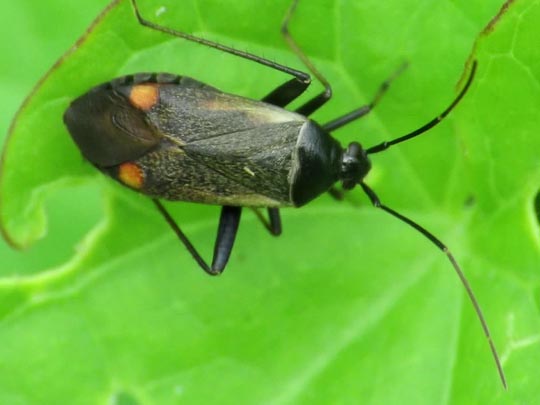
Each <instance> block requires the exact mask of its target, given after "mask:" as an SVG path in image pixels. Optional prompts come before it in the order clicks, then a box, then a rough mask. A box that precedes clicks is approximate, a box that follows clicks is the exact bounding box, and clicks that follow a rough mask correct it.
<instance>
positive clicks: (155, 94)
mask: <svg viewBox="0 0 540 405" xmlns="http://www.w3.org/2000/svg"><path fill="white" fill-rule="evenodd" d="M158 101H159V86H158V85H157V84H156V83H144V84H137V85H135V86H133V87H132V88H131V92H130V93H129V102H130V103H131V104H132V105H133V106H134V107H137V108H138V109H140V110H143V111H148V110H149V109H151V108H152V107H153V106H154V105H156V104H157V102H158Z"/></svg>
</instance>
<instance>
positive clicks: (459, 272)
mask: <svg viewBox="0 0 540 405" xmlns="http://www.w3.org/2000/svg"><path fill="white" fill-rule="evenodd" d="M360 186H361V187H362V189H363V190H364V192H365V193H366V195H367V196H368V198H369V199H370V200H371V203H372V204H373V206H375V207H376V208H380V209H382V210H383V211H385V212H387V213H388V214H390V215H392V216H393V217H394V218H397V219H399V220H400V221H402V222H405V223H406V224H407V225H409V226H410V227H412V228H414V229H416V230H417V231H418V232H420V233H421V234H422V235H423V236H425V237H426V238H427V239H429V240H430V241H431V243H433V244H434V245H435V246H437V248H438V249H439V250H440V251H441V252H443V253H444V254H445V255H446V257H447V258H448V260H449V261H450V263H451V264H452V267H453V268H454V270H455V271H456V273H457V275H458V277H459V279H460V281H461V283H462V284H463V287H465V291H466V292H467V295H468V296H469V299H470V300H471V302H472V304H473V307H474V310H475V311H476V315H477V316H478V319H479V320H480V324H481V325H482V329H483V330H484V335H485V336H486V339H487V341H488V344H489V347H490V349H491V353H492V355H493V358H494V360H495V364H496V366H497V371H498V372H499V377H500V378H501V381H502V383H503V385H504V387H505V388H506V380H505V377H504V371H503V368H502V365H501V362H500V360H499V355H498V354H497V349H496V348H495V344H494V343H493V339H492V338H491V334H490V332H489V328H488V326H487V322H486V320H485V318H484V315H483V314H482V310H481V309H480V305H479V304H478V301H477V300H476V297H475V296H474V293H473V290H472V288H471V285H470V284H469V282H468V281H467V278H466V277H465V274H464V273H463V271H462V270H461V267H460V266H459V264H458V263H457V261H456V259H455V258H454V255H453V254H452V253H451V252H450V250H449V249H448V247H447V246H446V245H445V244H444V243H443V242H442V241H441V240H440V239H439V238H437V237H436V236H435V235H433V234H432V233H431V232H429V231H428V230H427V229H426V228H424V227H422V226H420V225H419V224H417V223H416V222H414V221H413V220H411V219H409V218H407V217H406V216H404V215H402V214H400V213H399V212H397V211H394V210H393V209H391V208H389V207H387V206H386V205H384V204H382V203H381V200H379V197H378V196H377V194H375V192H374V191H373V190H372V189H371V188H370V187H369V186H368V185H367V184H365V183H360Z"/></svg>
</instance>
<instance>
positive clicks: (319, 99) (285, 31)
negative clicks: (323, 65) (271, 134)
mask: <svg viewBox="0 0 540 405" xmlns="http://www.w3.org/2000/svg"><path fill="white" fill-rule="evenodd" d="M298 1H299V0H293V2H292V4H291V6H290V7H289V9H288V10H287V14H285V18H284V19H283V23H282V25H281V34H282V35H283V37H284V38H285V41H286V42H287V44H288V45H289V47H290V48H291V49H292V51H293V52H294V53H295V54H296V56H298V57H299V58H300V60H301V61H302V63H303V64H304V65H305V66H306V67H307V69H308V70H309V71H310V72H311V74H312V75H313V76H315V77H316V78H317V80H318V81H319V82H321V84H322V85H323V87H324V90H323V91H322V92H321V93H320V94H318V95H317V96H315V97H314V98H312V99H311V100H309V101H307V102H306V103H305V104H303V105H302V106H300V107H299V108H298V109H296V112H297V113H299V114H302V115H305V116H309V115H311V114H313V113H314V112H315V111H316V110H318V109H319V108H321V107H322V106H323V105H324V104H325V103H326V102H327V101H328V100H330V98H332V86H330V83H329V82H328V80H326V78H325V77H324V76H323V75H322V73H320V72H319V71H318V70H317V68H316V67H315V65H314V64H313V63H312V62H311V60H310V59H309V58H308V57H307V55H306V54H305V53H304V52H303V51H302V49H301V48H300V46H298V44H297V43H296V41H295V40H294V38H293V37H292V36H291V34H290V32H289V22H290V20H291V17H292V16H293V14H294V12H295V10H296V7H297V6H298Z"/></svg>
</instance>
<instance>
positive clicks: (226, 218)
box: [212, 205, 242, 274]
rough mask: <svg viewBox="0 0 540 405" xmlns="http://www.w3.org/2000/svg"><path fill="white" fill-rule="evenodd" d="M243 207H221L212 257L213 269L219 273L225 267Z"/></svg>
mask: <svg viewBox="0 0 540 405" xmlns="http://www.w3.org/2000/svg"><path fill="white" fill-rule="evenodd" d="M241 214H242V208H241V207H230V206H227V205H226V206H224V207H223V208H221V216H220V217H219V227H218V232H217V236H216V243H215V245H214V258H213V259H212V271H213V272H214V273H216V274H219V273H221V272H222V271H223V269H225V266H226V265H227V262H228V261H229V257H230V256H231V251H232V248H233V245H234V240H235V238H236V233H237V232H238V225H240V215H241Z"/></svg>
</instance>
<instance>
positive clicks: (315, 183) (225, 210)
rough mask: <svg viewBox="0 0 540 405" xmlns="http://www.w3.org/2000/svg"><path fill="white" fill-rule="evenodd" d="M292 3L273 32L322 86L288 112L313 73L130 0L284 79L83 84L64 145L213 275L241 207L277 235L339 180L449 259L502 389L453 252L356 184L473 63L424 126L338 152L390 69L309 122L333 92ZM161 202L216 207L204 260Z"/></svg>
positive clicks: (142, 78)
mask: <svg viewBox="0 0 540 405" xmlns="http://www.w3.org/2000/svg"><path fill="white" fill-rule="evenodd" d="M298 1H299V0H294V1H293V3H292V4H291V6H290V8H289V10H288V12H287V14H286V15H285V18H284V21H283V25H282V27H281V31H282V34H283V36H284V38H285V40H286V42H287V43H288V44H289V46H290V48H291V49H292V51H293V52H294V53H295V54H296V55H297V56H298V57H299V58H300V60H301V61H302V62H303V63H304V65H305V66H306V68H307V69H308V71H309V72H310V73H311V75H313V76H314V77H315V78H316V79H317V80H318V81H319V82H320V83H321V84H322V85H323V87H324V90H323V91H322V92H321V93H319V94H317V95H316V96H315V97H313V98H312V99H310V100H308V101H307V102H305V103H304V104H303V105H301V106H300V107H298V108H297V109H296V110H295V111H289V110H286V109H285V107H286V106H287V105H288V104H289V103H291V102H292V101H293V100H295V99H296V98H298V97H299V96H300V95H301V94H302V93H304V91H305V90H306V89H307V88H308V86H309V85H310V83H311V75H310V74H307V73H305V72H302V71H299V70H296V69H292V68H290V67H287V66H285V65H281V64H279V63H276V62H273V61H270V60H268V59H264V58H262V57H259V56H256V55H254V54H251V53H247V52H244V51H240V50H237V49H233V48H230V47H228V46H225V45H222V44H219V43H216V42H212V41H209V40H206V39H203V38H200V37H196V36H193V35H190V34H187V33H184V32H180V31H177V30H174V29H171V28H168V27H165V26H161V25H158V24H156V23H153V22H151V21H149V20H146V19H145V18H143V17H142V15H141V14H140V12H139V9H138V6H137V3H136V1H135V0H131V3H132V6H133V10H134V12H135V15H136V18H137V20H138V22H139V23H140V24H141V25H143V26H145V27H148V28H150V29H153V30H156V31H160V32H162V33H165V34H169V35H172V36H176V37H180V38H183V39H186V40H189V41H193V42H196V43H199V44H202V45H206V46H209V47H211V48H215V49H218V50H220V51H223V52H227V53H230V54H233V55H236V56H238V57H241V58H245V59H248V60H251V61H253V62H256V63H259V64H262V65H265V66H267V67H269V68H272V69H275V70H278V71H281V72H283V73H285V74H288V75H290V76H291V77H292V78H291V79H290V80H288V81H286V82H285V83H283V84H282V85H280V86H279V87H277V88H276V89H274V90H272V91H271V92H269V93H268V95H266V96H265V97H264V98H263V99H262V100H251V99H247V98H244V97H241V96H238V95H232V94H227V93H224V92H222V91H220V90H218V89H216V88H214V87H211V86H209V85H207V84H204V83H201V82H199V81H197V80H195V79H192V78H189V77H184V76H178V75H173V74H155V73H139V74H134V75H129V76H124V77H120V78H118V79H114V80H112V81H110V82H107V83H105V84H102V85H100V86H97V87H94V88H92V89H91V90H90V91H88V92H87V93H86V94H84V95H82V96H81V97H79V98H77V99H76V100H75V101H73V102H72V103H71V105H70V106H69V108H68V109H67V111H66V112H65V114H64V122H65V124H66V126H67V128H68V130H69V132H70V134H71V136H72V138H73V140H74V141H75V143H76V144H77V146H78V147H79V149H80V150H81V152H82V154H83V156H84V157H85V158H86V159H87V160H88V161H89V162H91V163H92V164H93V165H94V166H95V167H97V168H98V169H99V170H101V171H102V172H104V173H106V174H107V175H109V176H111V177H112V178H114V179H116V180H118V181H119V182H120V183H122V184H123V185H125V186H128V187H130V188H132V189H134V190H136V191H139V192H141V193H144V194H146V195H148V196H150V197H151V198H152V200H153V202H154V204H155V205H156V207H157V209H158V210H159V212H160V213H161V215H162V216H163V217H164V219H165V220H166V221H167V223H168V224H169V225H170V227H171V228H172V230H173V231H174V232H175V233H176V235H177V237H178V238H179V239H180V241H181V242H182V243H183V244H184V245H185V247H186V248H187V250H188V251H189V252H190V254H191V255H192V256H193V258H194V259H195V260H196V261H197V263H198V264H199V266H200V267H201V268H202V269H203V270H204V271H206V272H207V273H208V274H210V275H217V274H220V273H221V272H222V271H223V270H224V269H225V266H226V264H227V261H228V259H229V257H230V254H231V250H232V248H233V245H234V240H235V237H236V234H237V231H238V226H239V223H240V216H241V212H242V208H243V207H251V208H254V209H259V208H266V210H267V212H268V219H266V218H265V217H264V216H263V215H262V214H261V213H260V212H259V211H257V213H258V216H259V218H260V219H261V220H262V222H263V223H264V224H265V226H266V227H267V229H268V230H269V231H270V233H271V234H273V235H276V236H277V235H279V234H280V233H281V230H282V227H281V219H280V215H279V209H280V208H282V207H301V206H303V205H305V204H307V203H308V202H309V201H311V200H313V199H314V198H315V197H317V196H319V195H321V194H322V193H325V192H327V191H330V192H331V193H332V194H333V195H334V196H338V195H339V193H338V192H337V191H336V189H334V188H333V187H334V184H336V183H338V182H340V183H341V185H342V188H343V189H344V190H350V189H353V188H354V187H356V186H360V187H361V188H362V189H363V191H364V192H365V193H366V195H367V196H368V198H369V199H370V201H371V203H372V204H373V205H374V206H375V207H377V208H380V209H382V210H383V211H385V212H387V213H388V214H390V215H392V216H393V217H395V218H397V219H399V220H400V221H402V222H405V223H406V224H407V225H409V226H411V227H412V228H414V229H416V230H417V231H419V232H420V233H421V234H422V235H424V236H425V237H426V238H427V239H429V240H430V241H431V242H432V243H433V244H434V245H435V246H436V247H437V248H438V249H440V250H441V251H442V252H443V253H444V254H445V255H446V256H447V257H448V259H449V261H450V263H451V265H452V266H453V268H454V270H455V271H456V272H457V274H458V276H459V278H460V279H461V282H462V283H463V285H464V286H465V289H466V291H467V294H468V295H469V298H470V299H471V301H472V303H473V305H474V308H475V311H476V313H477V315H478V317H479V319H480V322H481V324H482V327H483V329H484V333H485V335H486V337H487V339H488V342H489V345H490V348H491V351H492V353H493V356H494V358H495V362H496V365H497V368H498V372H499V375H500V378H501V381H502V382H503V385H504V386H506V382H505V377H504V373H503V370H502V367H501V364H500V361H499V358H498V355H497V352H496V349H495V346H494V344H493V342H492V339H491V336H490V332H489V329H488V327H487V324H486V321H485V320H484V317H483V315H482V312H481V310H480V307H479V305H478V303H477V301H476V299H475V297H474V295H473V292H472V289H471V287H470V286H469V283H468V281H467V280H466V279H465V276H464V274H463V272H462V270H461V268H460V266H459V265H458V263H457V261H456V260H455V258H454V256H453V255H452V253H451V252H450V251H449V249H448V248H447V247H446V245H445V244H443V242H442V241H441V240H439V239H438V238H437V237H436V236H434V235H433V234H432V233H431V232H429V231H428V230H426V229H425V228H423V227H422V226H421V225H419V224H417V223H416V222H414V221H412V220H411V219H409V218H407V217H405V216H404V215H402V214H400V213H398V212H396V211H395V210H393V209H391V208H389V207H388V206H386V205H384V204H383V203H382V202H381V201H380V199H379V198H378V196H377V194H376V193H375V192H374V191H373V190H372V189H371V188H370V187H369V186H368V185H367V184H366V183H365V181H364V178H365V177H366V175H367V174H368V172H369V171H370V168H371V163H370V160H369V155H372V154H375V153H379V152H382V151H384V150H386V149H388V148H389V147H392V146H394V145H396V144H399V143H401V142H404V141H407V140H410V139H412V138H414V137H416V136H419V135H421V134H423V133H425V132H426V131H428V130H429V129H431V128H432V127H434V126H435V125H437V124H438V123H440V122H441V121H442V120H443V119H444V118H445V117H446V116H447V115H448V114H449V113H450V112H451V111H452V110H453V109H454V107H455V106H456V105H457V104H458V103H459V102H460V100H461V99H462V98H463V96H464V95H465V93H466V92H467V90H468V88H469V86H470V84H471V82H472V80H473V77H474V74H475V70H476V62H473V64H472V68H471V70H470V73H469V76H468V79H467V81H466V83H465V85H464V86H463V88H462V90H461V91H460V92H459V94H458V95H457V97H456V98H455V99H454V100H453V101H452V103H451V104H450V105H449V106H448V107H447V108H446V109H445V110H444V111H443V112H442V113H441V114H440V115H438V116H437V117H435V118H434V119H432V120H431V121H429V122H428V123H426V124H425V125H423V126H421V127H420V128H418V129H416V130H414V131H412V132H410V133H408V134H406V135H403V136H401V137H398V138H396V139H393V140H390V141H386V142H383V143H381V144H378V145H375V146H371V147H369V148H364V147H363V146H362V145H361V144H360V143H358V142H351V143H350V144H349V145H348V146H347V147H345V148H344V147H342V146H341V144H340V143H339V142H338V141H337V140H336V139H335V138H333V137H332V136H331V132H332V131H334V130H336V129H338V128H341V127H343V126H344V125H346V124H349V123H350V122H352V121H354V120H356V119H358V118H360V117H362V116H364V115H366V114H367V113H369V112H370V111H371V110H372V109H373V108H374V107H375V106H376V104H377V103H378V101H379V100H380V98H381V97H382V95H383V94H384V93H385V91H386V89H387V88H388V86H389V84H390V82H391V81H392V80H393V78H394V77H395V76H396V75H397V74H398V73H399V71H398V72H396V73H395V74H394V75H393V76H392V77H390V78H389V79H387V80H386V81H385V82H384V83H383V84H382V85H381V86H380V88H379V91H378V92H377V94H376V96H375V97H374V99H373V100H372V101H371V103H369V104H367V105H365V106H361V107H360V108H356V109H354V110H352V111H351V112H349V113H347V114H345V115H342V116H340V117H337V118H335V119H333V120H332V121H330V122H327V123H325V124H322V125H321V124H318V123H316V122H315V121H313V120H311V119H310V118H309V116H310V115H311V114H313V113H314V112H315V111H317V110H318V109H319V108H321V107H322V106H323V105H324V104H325V103H326V102H328V100H330V98H331V96H332V88H331V85H330V83H329V82H328V81H327V80H326V78H325V77H324V76H323V75H322V74H321V73H320V72H319V71H318V70H317V69H316V67H315V66H314V65H313V63H312V62H311V61H310V59H309V58H308V57H307V56H306V55H305V54H304V52H303V51H302V49H301V48H300V47H299V45H298V44H297V43H296V42H295V40H294V39H293V38H292V36H291V35H290V33H289V29H288V27H289V21H290V20H291V17H292V15H293V13H294V11H295V9H296V7H297V4H298ZM159 199H167V200H183V201H191V202H198V203H204V204H215V205H220V206H222V209H221V216H220V220H219V225H218V230H217V236H216V241H215V245H214V255H213V259H212V262H211V264H208V263H207V262H206V261H205V260H204V259H203V258H202V256H201V255H200V254H199V253H198V251H197V250H196V248H195V247H194V246H193V244H192V243H191V242H190V240H189V239H188V237H187V236H186V235H185V234H184V232H183V231H182V230H181V229H180V227H179V226H178V224H177V223H176V222H175V221H174V219H173V218H172V216H171V215H170V214H169V213H168V212H167V210H166V209H165V207H164V206H163V204H162V203H161V202H160V201H159Z"/></svg>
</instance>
